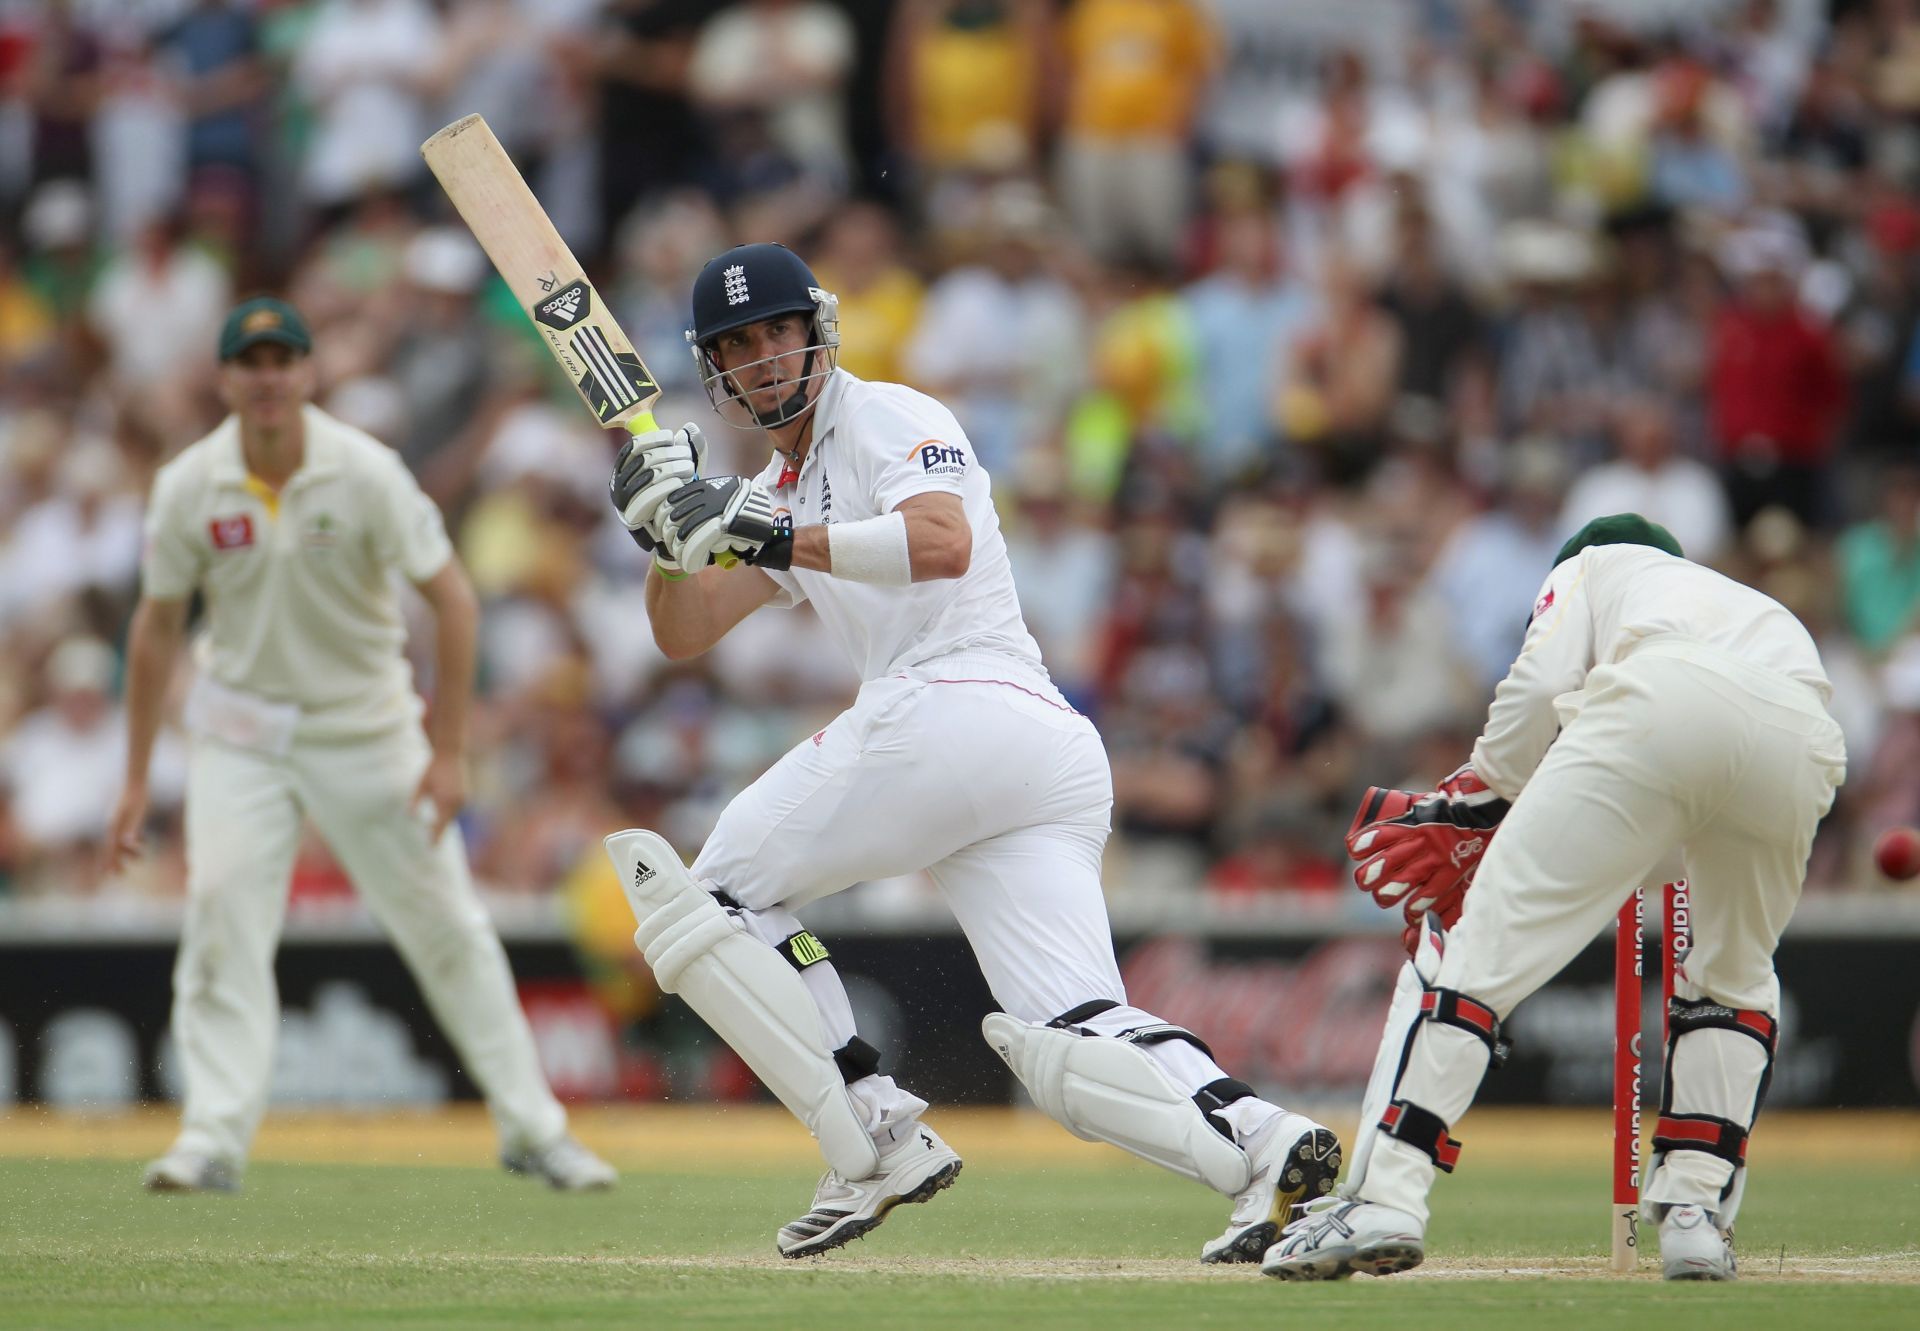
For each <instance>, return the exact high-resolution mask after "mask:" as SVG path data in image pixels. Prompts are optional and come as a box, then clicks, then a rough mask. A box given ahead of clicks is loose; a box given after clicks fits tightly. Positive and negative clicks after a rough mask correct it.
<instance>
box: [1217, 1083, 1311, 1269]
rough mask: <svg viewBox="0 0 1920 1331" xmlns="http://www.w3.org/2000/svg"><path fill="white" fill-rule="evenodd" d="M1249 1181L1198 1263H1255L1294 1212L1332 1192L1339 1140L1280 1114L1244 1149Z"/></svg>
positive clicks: (1298, 1117)
mask: <svg viewBox="0 0 1920 1331" xmlns="http://www.w3.org/2000/svg"><path fill="white" fill-rule="evenodd" d="M1247 1156H1248V1158H1249V1159H1251V1160H1252V1162H1253V1181H1252V1182H1251V1183H1249V1184H1248V1185H1247V1186H1246V1188H1245V1189H1244V1190H1243V1191H1241V1192H1240V1193H1238V1194H1237V1195H1236V1196H1235V1197H1234V1199H1233V1214H1232V1215H1231V1216H1229V1217H1228V1218H1227V1232H1226V1233H1224V1234H1222V1235H1221V1236H1220V1237H1219V1238H1217V1239H1214V1240H1212V1241H1211V1242H1209V1243H1207V1244H1206V1245H1205V1246H1204V1247H1202V1248H1201V1249H1200V1260H1201V1261H1203V1262H1257V1261H1259V1260H1260V1259H1261V1257H1262V1256H1263V1255H1264V1254H1265V1253H1266V1251H1267V1249H1268V1248H1270V1247H1272V1246H1273V1242H1274V1240H1275V1239H1277V1238H1279V1237H1280V1230H1281V1229H1282V1228H1283V1227H1284V1226H1285V1225H1286V1224H1287V1222H1288V1221H1289V1220H1291V1219H1292V1218H1293V1213H1294V1208H1295V1207H1296V1206H1300V1205H1302V1204H1304V1203H1306V1202H1310V1201H1313V1200H1314V1199H1315V1198H1317V1197H1324V1196H1326V1195H1327V1194H1328V1193H1330V1192H1332V1191H1333V1185H1334V1182H1335V1180H1337V1179H1338V1178H1339V1177H1340V1139H1339V1138H1338V1137H1336V1136H1334V1135H1333V1133H1332V1132H1330V1131H1328V1130H1327V1129H1326V1128H1323V1127H1321V1126H1320V1125H1319V1124H1318V1123H1315V1122H1314V1121H1313V1120H1312V1119H1310V1118H1307V1117H1305V1116H1303V1115H1300V1114H1288V1113H1282V1114H1278V1115H1276V1116H1275V1117H1274V1119H1273V1121H1272V1122H1271V1123H1269V1124H1268V1125H1267V1126H1266V1128H1264V1129H1263V1130H1262V1131H1261V1132H1260V1133H1259V1134H1257V1136H1256V1137H1255V1139H1254V1141H1253V1142H1251V1143H1250V1144H1249V1145H1248V1147H1247Z"/></svg>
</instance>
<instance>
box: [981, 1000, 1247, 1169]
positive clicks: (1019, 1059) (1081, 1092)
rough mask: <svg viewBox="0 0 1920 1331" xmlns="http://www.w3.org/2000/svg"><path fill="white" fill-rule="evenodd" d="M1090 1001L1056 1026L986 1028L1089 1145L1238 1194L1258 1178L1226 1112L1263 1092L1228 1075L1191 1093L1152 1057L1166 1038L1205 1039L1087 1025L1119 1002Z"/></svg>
mask: <svg viewBox="0 0 1920 1331" xmlns="http://www.w3.org/2000/svg"><path fill="white" fill-rule="evenodd" d="M1117 1006H1118V1005H1117V1004H1114V1003H1104V1002H1103V1003H1090V1004H1087V1005H1085V1006H1084V1007H1082V1008H1076V1009H1075V1010H1074V1011H1073V1012H1069V1013H1066V1014H1063V1015H1062V1016H1060V1017H1056V1018H1055V1019H1054V1020H1053V1021H1051V1022H1047V1023H1036V1022H1027V1021H1021V1020H1019V1019H1018V1018H1017V1017H1011V1016H1008V1015H1007V1014H1006V1013H1004V1012H995V1013H992V1014H990V1015H989V1016H988V1017H987V1018H986V1020H984V1021H983V1022H981V1023H980V1030H981V1033H982V1034H983V1035H985V1036H986V1038H987V1043H988V1044H990V1045H992V1046H993V1051H994V1052H995V1053H997V1054H999V1055H1000V1057H1001V1058H1002V1059H1004V1060H1005V1061H1006V1064H1007V1066H1008V1067H1009V1068H1011V1069H1013V1075H1014V1076H1016V1077H1018V1078H1019V1079H1020V1081H1021V1084H1022V1085H1024V1086H1025V1087H1026V1088H1027V1093H1028V1094H1029V1095H1031V1096H1032V1097H1033V1102H1034V1103H1035V1104H1036V1105H1038V1106H1040V1108H1041V1109H1042V1110H1043V1111H1045V1112H1046V1114H1047V1115H1048V1117H1050V1118H1052V1119H1053V1120H1054V1121H1055V1122H1056V1123H1059V1124H1060V1125H1061V1126H1062V1127H1064V1128H1066V1130H1067V1131H1068V1132H1071V1133H1072V1134H1073V1135H1074V1136H1076V1137H1079V1138H1080V1139H1082V1140H1083V1141H1100V1142H1107V1143H1109V1144H1110V1145H1113V1146H1118V1147H1119V1148H1120V1149H1121V1150H1123V1151H1127V1152H1130V1153H1132V1154H1133V1155H1137V1156H1139V1157H1140V1158H1141V1159H1142V1160H1146V1161H1149V1162H1151V1163H1153V1164H1156V1165H1159V1166H1160V1167H1161V1168H1162V1169H1169V1170H1172V1171H1173V1172H1174V1173H1176V1174H1179V1175H1182V1176H1184V1177H1186V1178H1190V1179H1194V1180H1195V1181H1197V1182H1200V1183H1204V1184H1206V1185H1207V1186H1208V1187H1210V1188H1212V1189H1214V1190H1215V1191H1216V1192H1222V1193H1225V1194H1227V1195H1228V1196H1232V1195H1233V1194H1235V1193H1237V1192H1240V1191H1241V1190H1243V1189H1244V1188H1246V1186H1247V1185H1248V1183H1249V1182H1250V1181H1251V1180H1252V1174H1253V1170H1252V1166H1251V1164H1250V1163H1249V1162H1248V1159H1247V1153H1246V1152H1245V1151H1243V1150H1241V1149H1240V1147H1239V1146H1237V1145H1235V1144H1234V1140H1233V1135H1232V1130H1231V1129H1230V1128H1229V1126H1228V1125H1227V1124H1226V1123H1225V1122H1224V1121H1223V1120H1222V1119H1221V1118H1220V1117H1219V1115H1218V1112H1217V1111H1218V1110H1220V1109H1222V1108H1224V1107H1225V1106H1227V1105H1230V1104H1232V1103H1234V1102H1235V1101H1237V1100H1240V1099H1243V1098H1245V1097H1247V1096H1250V1095H1252V1094H1253V1089H1252V1088H1251V1087H1249V1086H1247V1085H1246V1084H1245V1083H1244V1082H1238V1081H1234V1080H1232V1079H1231V1078H1222V1079H1221V1080H1219V1081H1216V1082H1213V1083H1211V1084H1210V1085H1208V1086H1205V1087H1202V1088H1201V1090H1200V1092H1199V1093H1198V1094H1197V1095H1188V1094H1187V1093H1186V1092H1185V1091H1183V1090H1181V1089H1180V1087H1179V1086H1177V1085H1176V1084H1175V1083H1174V1082H1173V1080H1172V1079H1171V1078H1170V1077H1168V1075H1167V1074H1166V1072H1165V1071H1164V1070H1162V1068H1161V1066H1160V1063H1159V1061H1158V1060H1156V1059H1155V1058H1154V1057H1153V1056H1152V1055H1150V1054H1149V1053H1147V1050H1146V1046H1148V1045H1150V1044H1152V1043H1154V1042H1156V1041H1160V1040H1186V1041H1190V1042H1191V1043H1193V1044H1194V1045H1196V1046H1198V1047H1199V1048H1201V1049H1205V1048H1206V1046H1205V1045H1204V1044H1201V1043H1200V1041H1199V1039H1198V1037H1196V1036H1194V1035H1193V1034H1192V1033H1191V1032H1189V1031H1186V1030H1184V1029H1183V1028H1181V1027H1178V1026H1172V1025H1168V1024H1166V1023H1156V1024H1154V1025H1152V1026H1143V1027H1140V1028H1139V1029H1137V1030H1134V1031H1130V1032H1127V1033H1125V1034H1122V1035H1117V1036H1116V1035H1110V1034H1098V1033H1095V1032H1093V1031H1090V1030H1087V1029H1086V1028H1085V1027H1083V1026H1081V1025H1079V1022H1080V1021H1084V1020H1086V1019H1088V1018H1090V1017H1093V1016H1097V1015H1099V1014H1100V1013H1101V1012H1105V1011H1108V1010H1110V1009H1112V1008H1114V1007H1117Z"/></svg>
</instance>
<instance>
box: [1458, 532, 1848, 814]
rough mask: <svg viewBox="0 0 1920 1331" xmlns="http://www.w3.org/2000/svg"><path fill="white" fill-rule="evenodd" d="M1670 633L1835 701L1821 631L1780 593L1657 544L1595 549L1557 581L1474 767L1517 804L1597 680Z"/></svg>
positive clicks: (1550, 582)
mask: <svg viewBox="0 0 1920 1331" xmlns="http://www.w3.org/2000/svg"><path fill="white" fill-rule="evenodd" d="M1669 635H1670V636H1671V637H1677V638H1680V639H1684V640H1687V641H1691V642H1693V643H1697V644H1700V645H1701V646H1702V647H1704V648H1707V649H1710V650H1711V651H1713V652H1718V653H1724V654H1726V655H1728V656H1733V657H1737V658H1738V659H1739V660H1741V661H1742V662H1744V663H1745V664H1747V665H1750V666H1757V667H1759V668H1760V669H1762V670H1767V671H1771V672H1772V673H1774V674H1776V675H1779V676H1782V677H1784V678H1786V679H1792V680H1797V681H1799V682H1800V683H1802V684H1804V685H1806V686H1807V687H1808V688H1809V689H1811V690H1813V692H1814V694H1815V695H1816V696H1817V697H1818V698H1819V699H1820V701H1821V702H1822V703H1824V702H1825V701H1826V700H1827V699H1829V698H1831V697H1832V696H1833V686H1832V685H1831V684H1830V683H1828V682H1827V674H1826V670H1825V669H1824V668H1823V667H1822V666H1821V664H1820V652H1819V649H1818V648H1817V647H1815V646H1814V643H1813V637H1812V635H1810V634H1809V633H1808V632H1807V630H1806V629H1805V627H1804V626H1802V625H1801V623H1800V621H1799V620H1798V619H1795V618H1794V616H1793V612H1792V611H1790V610H1788V609H1787V608H1786V607H1785V606H1783V605H1781V604H1780V603H1779V602H1778V601H1776V600H1774V599H1773V598H1772V597H1770V596H1767V595H1765V594H1764V593H1761V592H1757V591H1755V590H1754V589H1753V588H1751V587H1747V586H1744V585H1742V584H1740V583H1738V582H1735V581H1734V580H1733V579H1732V578H1728V577H1723V576H1722V575H1720V574H1718V573H1715V572H1714V571H1713V570H1712V569H1710V568H1704V567H1702V566H1701V565H1699V564H1695V563H1692V562H1691V561H1689V560H1685V559H1679V558H1676V557H1675V556H1673V555H1670V554H1668V553H1666V552H1665V551H1664V550H1656V549H1654V548H1652V547H1651V546H1645V545H1598V546H1592V547H1589V548H1588V549H1585V550H1582V551H1581V552H1580V553H1579V554H1577V555H1575V556H1574V557H1573V558H1572V559H1569V560H1567V561H1566V562H1564V563H1562V564H1561V565H1559V566H1558V567H1557V568H1555V569H1554V570H1553V572H1552V573H1550V574H1548V575H1547V581H1546V585H1545V586H1544V587H1542V588H1541V589H1540V599H1539V600H1538V601H1536V602H1535V603H1534V608H1533V620H1532V622H1531V623H1530V624H1528V626H1527V637H1526V643H1525V645H1524V646H1523V647H1522V648H1521V649H1520V655H1519V657H1518V658H1517V659H1516V660H1515V661H1514V663H1513V668H1512V669H1511V670H1510V671H1508V673H1507V677H1506V678H1505V679H1504V680H1502V681H1501V682H1500V687H1499V688H1497V689H1496V690H1495V691H1494V695H1493V707H1492V710H1491V711H1489V712H1488V714H1487V727H1486V729H1485V730H1484V731H1483V732H1481V735H1480V739H1479V740H1478V742H1476V743H1475V744H1474V746H1473V770H1474V771H1475V772H1477V773H1479V775H1480V778H1481V780H1483V781H1485V782H1486V783H1487V784H1488V785H1489V786H1491V787H1492V788H1493V789H1494V790H1495V791H1497V792H1498V793H1499V794H1500V795H1501V796H1503V797H1504V798H1506V799H1512V798H1513V797H1514V796H1516V795H1517V794H1519V792H1520V789H1521V787H1522V786H1524V785H1525V784H1526V783H1527V780H1528V779H1529V778H1530V777H1532V775H1533V771H1534V768H1536V767H1538V766H1539V765H1540V760H1541V759H1542V758H1543V757H1545V756H1546V752H1547V747H1548V746H1549V745H1551V744H1552V743H1553V741H1554V738H1555V737H1556V736H1557V735H1558V734H1559V732H1560V728H1561V726H1562V725H1564V724H1565V723H1567V722H1568V721H1569V720H1571V719H1572V717H1573V716H1575V715H1577V714H1578V713H1579V710H1580V707H1581V705H1582V703H1583V702H1584V698H1583V696H1582V691H1583V690H1584V689H1585V687H1586V683H1587V676H1588V674H1589V673H1591V672H1592V670H1593V669H1594V668H1595V667H1596V666H1603V665H1616V664H1618V663H1619V662H1621V661H1624V660H1626V659H1627V658H1628V657H1629V656H1631V655H1633V652H1634V649H1635V647H1636V646H1637V645H1638V644H1640V643H1641V642H1642V641H1644V640H1646V639H1648V638H1652V637H1655V636H1662V637H1663V638H1664V637H1667V636H1669Z"/></svg>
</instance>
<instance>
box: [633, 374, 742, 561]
mask: <svg viewBox="0 0 1920 1331" xmlns="http://www.w3.org/2000/svg"><path fill="white" fill-rule="evenodd" d="M659 428H660V424H659V422H657V421H655V420H654V419H653V413H652V412H650V411H638V412H635V413H634V414H633V415H632V416H631V417H629V418H628V420H627V433H628V434H652V433H653V432H654V431H655V430H657V429H659ZM714 562H715V563H717V564H719V565H720V567H721V568H733V567H734V566H735V565H737V564H739V562H740V559H739V556H737V555H731V554H725V555H721V556H720V557H719V558H718V559H716V560H715V561H714Z"/></svg>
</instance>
